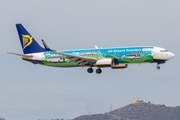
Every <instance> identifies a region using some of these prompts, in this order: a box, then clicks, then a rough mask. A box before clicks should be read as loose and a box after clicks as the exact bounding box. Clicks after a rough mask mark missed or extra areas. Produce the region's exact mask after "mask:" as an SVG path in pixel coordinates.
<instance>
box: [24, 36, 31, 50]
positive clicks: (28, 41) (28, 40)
mask: <svg viewBox="0 0 180 120" xmlns="http://www.w3.org/2000/svg"><path fill="white" fill-rule="evenodd" d="M32 39H33V37H31V36H30V35H22V41H23V50H24V49H25V48H26V47H27V46H29V45H30V44H31V43H32Z"/></svg>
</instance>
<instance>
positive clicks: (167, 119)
mask: <svg viewBox="0 0 180 120" xmlns="http://www.w3.org/2000/svg"><path fill="white" fill-rule="evenodd" d="M73 120H180V106H178V107H166V106H165V105H154V104H151V103H143V102H141V103H136V104H130V105H127V106H125V107H123V108H120V109H117V110H114V111H112V112H109V113H105V114H96V115H83V116H80V117H77V118H75V119H73Z"/></svg>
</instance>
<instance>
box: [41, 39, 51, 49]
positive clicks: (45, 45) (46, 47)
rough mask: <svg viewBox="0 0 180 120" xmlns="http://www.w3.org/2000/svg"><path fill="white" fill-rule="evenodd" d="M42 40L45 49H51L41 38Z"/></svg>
mask: <svg viewBox="0 0 180 120" xmlns="http://www.w3.org/2000/svg"><path fill="white" fill-rule="evenodd" d="M42 42H43V45H44V47H45V49H46V50H47V51H52V50H51V49H50V48H49V47H48V46H47V44H46V43H45V41H44V40H43V39H42Z"/></svg>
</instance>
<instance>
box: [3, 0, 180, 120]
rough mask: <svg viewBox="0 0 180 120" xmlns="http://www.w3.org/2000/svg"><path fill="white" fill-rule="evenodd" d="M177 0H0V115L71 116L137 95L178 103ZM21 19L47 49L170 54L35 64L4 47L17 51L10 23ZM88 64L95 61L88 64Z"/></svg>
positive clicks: (14, 119) (26, 118)
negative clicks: (112, 62) (145, 59)
mask: <svg viewBox="0 0 180 120" xmlns="http://www.w3.org/2000/svg"><path fill="white" fill-rule="evenodd" d="M179 5H180V1H179V0H173V1H172V0H171V1H170V0H89V1H87V0H86V1H85V0H0V15H1V17H0V37H1V38H0V55H1V63H0V73H1V75H0V117H3V118H6V119H7V120H37V119H55V118H66V119H67V118H68V119H70V118H75V117H77V116H80V115H84V114H88V111H87V107H92V108H93V111H92V113H93V114H94V113H104V112H109V110H110V104H112V109H113V110H114V109H117V108H120V107H123V106H125V105H127V104H130V103H131V102H132V99H133V98H135V97H139V98H140V99H141V100H144V101H145V102H148V101H151V102H152V103H155V104H165V105H167V106H178V105H180V94H179V93H180V87H179V85H180V79H179V78H180V72H179V68H180V64H179V61H180V56H179V45H180V7H179ZM16 23H22V24H23V25H24V26H26V28H27V29H28V30H29V31H30V32H31V33H32V34H33V36H34V37H35V38H36V39H37V40H38V41H39V43H41V39H42V38H43V39H44V40H45V41H46V43H47V44H48V45H49V46H50V47H51V48H53V49H57V50H65V49H85V48H94V45H97V46H99V47H101V46H102V47H118V46H119V47H120V46H159V47H163V48H166V49H168V50H169V51H171V52H173V53H174V54H175V55H176V56H175V58H173V59H172V60H170V61H168V62H167V63H166V64H163V65H161V70H156V64H144V65H129V66H128V69H124V70H122V69H121V70H112V69H107V68H104V69H102V70H103V73H102V74H101V75H97V74H96V73H93V74H88V73H87V68H83V69H82V68H53V67H47V66H41V65H34V64H31V63H29V62H25V61H23V60H21V58H20V57H18V56H13V55H9V54H6V53H5V52H15V53H22V49H21V45H20V41H19V38H18V34H17V31H16V27H15V24H16ZM94 70H95V68H94Z"/></svg>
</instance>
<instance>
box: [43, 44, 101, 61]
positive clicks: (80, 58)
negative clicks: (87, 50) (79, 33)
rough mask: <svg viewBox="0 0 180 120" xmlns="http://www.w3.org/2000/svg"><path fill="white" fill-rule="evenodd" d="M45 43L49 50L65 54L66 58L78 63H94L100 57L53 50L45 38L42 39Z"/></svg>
mask: <svg viewBox="0 0 180 120" xmlns="http://www.w3.org/2000/svg"><path fill="white" fill-rule="evenodd" d="M42 42H43V44H44V47H45V49H46V50H47V51H50V52H53V53H56V54H59V55H64V56H66V58H68V59H69V62H71V61H75V62H76V64H78V63H81V64H87V63H94V62H96V61H97V60H98V59H96V58H90V57H84V56H77V55H72V54H67V53H62V52H57V51H54V50H51V49H50V48H49V47H48V46H47V44H46V43H45V41H44V40H42Z"/></svg>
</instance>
